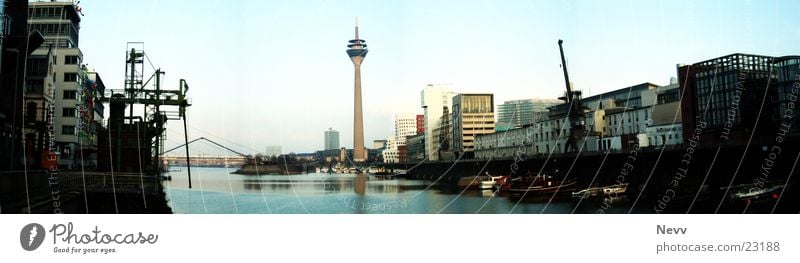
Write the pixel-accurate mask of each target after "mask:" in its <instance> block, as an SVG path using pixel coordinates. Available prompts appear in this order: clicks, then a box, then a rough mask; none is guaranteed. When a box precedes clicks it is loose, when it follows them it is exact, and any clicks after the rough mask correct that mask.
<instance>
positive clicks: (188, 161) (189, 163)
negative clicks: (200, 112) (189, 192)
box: [183, 112, 192, 189]
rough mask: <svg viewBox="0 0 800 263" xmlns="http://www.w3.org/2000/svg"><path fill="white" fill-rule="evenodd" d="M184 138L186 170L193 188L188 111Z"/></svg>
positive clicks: (190, 185)
mask: <svg viewBox="0 0 800 263" xmlns="http://www.w3.org/2000/svg"><path fill="white" fill-rule="evenodd" d="M183 139H184V141H185V142H186V145H185V146H186V172H187V173H188V174H189V189H192V163H191V160H190V159H189V132H188V131H187V129H186V112H184V113H183Z"/></svg>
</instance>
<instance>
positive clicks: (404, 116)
mask: <svg viewBox="0 0 800 263" xmlns="http://www.w3.org/2000/svg"><path fill="white" fill-rule="evenodd" d="M416 134H417V115H416V114H411V113H400V114H395V116H394V138H395V140H396V141H397V144H398V145H405V144H406V138H407V137H409V136H414V135H416Z"/></svg>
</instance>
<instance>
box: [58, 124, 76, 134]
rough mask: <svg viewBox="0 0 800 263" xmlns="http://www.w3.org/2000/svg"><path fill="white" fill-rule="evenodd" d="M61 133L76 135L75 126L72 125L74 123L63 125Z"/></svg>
mask: <svg viewBox="0 0 800 263" xmlns="http://www.w3.org/2000/svg"><path fill="white" fill-rule="evenodd" d="M61 134H62V135H75V126H72V125H64V126H61Z"/></svg>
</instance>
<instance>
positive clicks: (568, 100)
mask: <svg viewBox="0 0 800 263" xmlns="http://www.w3.org/2000/svg"><path fill="white" fill-rule="evenodd" d="M563 43H564V40H561V39H559V40H558V50H559V51H560V52H561V69H562V70H563V71H564V82H565V83H566V85H567V94H566V95H565V96H564V98H565V99H564V101H565V102H566V103H568V104H569V103H571V102H572V87H570V85H569V73H568V72H567V60H566V59H565V58H564V47H563V46H562V44H563Z"/></svg>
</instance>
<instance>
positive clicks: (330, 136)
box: [325, 128, 339, 150]
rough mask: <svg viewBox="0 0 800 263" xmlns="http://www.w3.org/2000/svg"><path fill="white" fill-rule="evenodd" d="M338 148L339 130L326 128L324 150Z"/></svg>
mask: <svg viewBox="0 0 800 263" xmlns="http://www.w3.org/2000/svg"><path fill="white" fill-rule="evenodd" d="M335 149H339V131H337V130H334V129H333V128H328V130H327V131H325V150H335Z"/></svg>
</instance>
